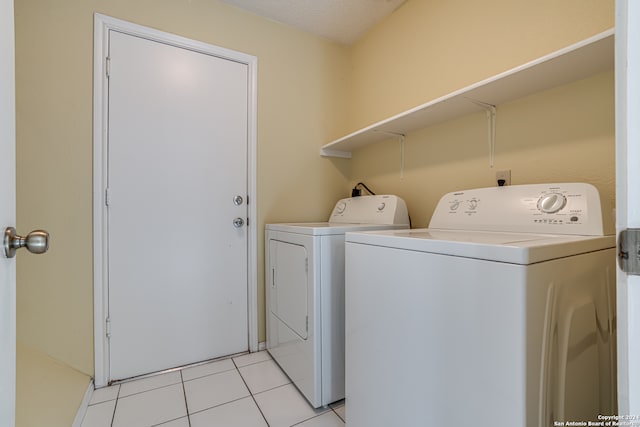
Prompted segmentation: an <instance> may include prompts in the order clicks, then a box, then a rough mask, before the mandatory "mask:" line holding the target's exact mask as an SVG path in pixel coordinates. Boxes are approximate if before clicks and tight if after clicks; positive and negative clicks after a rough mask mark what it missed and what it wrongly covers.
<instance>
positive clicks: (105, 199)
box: [104, 187, 109, 206]
mask: <svg viewBox="0 0 640 427" xmlns="http://www.w3.org/2000/svg"><path fill="white" fill-rule="evenodd" d="M104 205H105V206H109V187H107V188H105V189H104Z"/></svg>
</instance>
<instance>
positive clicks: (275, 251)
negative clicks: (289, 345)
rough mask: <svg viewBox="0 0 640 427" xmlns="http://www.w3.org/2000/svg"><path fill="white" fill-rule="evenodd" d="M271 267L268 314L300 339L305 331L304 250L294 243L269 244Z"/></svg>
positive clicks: (306, 324) (305, 287) (305, 286)
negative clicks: (270, 313)
mask: <svg viewBox="0 0 640 427" xmlns="http://www.w3.org/2000/svg"><path fill="white" fill-rule="evenodd" d="M269 251H270V264H271V265H270V267H271V274H272V277H271V307H270V309H271V312H272V313H273V315H274V316H276V317H277V318H278V319H280V321H282V322H283V323H284V324H285V325H287V326H288V327H289V328H290V329H291V330H293V332H295V333H296V334H297V335H298V336H300V338H302V339H305V340H306V339H307V332H308V331H307V329H308V320H307V319H308V307H307V292H308V284H309V283H308V277H307V276H308V275H307V271H308V256H307V249H306V248H305V247H304V246H302V245H298V244H295V243H290V242H283V241H280V240H270V241H269Z"/></svg>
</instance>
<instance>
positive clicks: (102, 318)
mask: <svg viewBox="0 0 640 427" xmlns="http://www.w3.org/2000/svg"><path fill="white" fill-rule="evenodd" d="M110 30H116V31H119V32H122V33H126V34H130V35H133V36H137V37H142V38H146V39H149V40H154V41H158V42H161V43H165V44H169V45H173V46H176V47H181V48H185V49H189V50H193V51H196V52H202V53H205V54H208V55H213V56H217V57H220V58H224V59H229V60H232V61H236V62H239V63H242V64H246V65H247V67H248V112H247V113H248V122H247V123H248V129H247V137H248V141H247V143H248V146H247V196H248V202H249V203H248V205H247V208H248V218H249V219H250V222H249V221H247V233H248V242H247V269H248V271H247V280H248V284H247V285H248V289H247V317H248V319H247V321H248V329H249V331H248V332H249V336H248V347H249V351H251V352H254V351H258V233H257V224H258V221H257V206H256V200H257V197H256V189H257V178H256V172H257V166H256V165H257V162H256V155H257V104H258V102H257V93H258V91H257V87H258V58H257V57H255V56H252V55H248V54H245V53H241V52H237V51H233V50H229V49H225V48H222V47H218V46H214V45H211V44H207V43H203V42H199V41H196V40H191V39H188V38H185V37H182V36H178V35H175V34H171V33H166V32H163V31H159V30H154V29H152V28H148V27H144V26H141V25H138V24H133V23H131V22H127V21H123V20H120V19H116V18H112V17H109V16H106V15H102V14H99V13H96V14H95V15H94V39H93V40H94V45H93V310H94V315H93V319H94V322H93V323H94V326H93V330H94V369H95V373H94V381H95V386H96V387H103V386H106V385H108V382H109V380H110V373H109V340H108V339H107V323H106V319H107V317H108V313H109V311H108V309H109V305H108V303H109V299H108V291H109V289H108V281H107V278H108V269H107V221H106V218H107V216H106V205H105V192H106V188H107V179H106V178H107V130H108V117H107V104H106V103H107V101H108V97H107V95H108V93H107V90H108V84H107V79H106V72H107V63H106V62H107V61H106V57H107V53H108V43H109V31H110Z"/></svg>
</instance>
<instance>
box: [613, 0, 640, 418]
mask: <svg viewBox="0 0 640 427" xmlns="http://www.w3.org/2000/svg"><path fill="white" fill-rule="evenodd" d="M639 94H640V3H639V2H638V1H636V0H617V1H616V185H617V189H616V203H617V206H616V217H617V218H616V227H617V229H618V232H620V231H621V230H624V229H627V228H640V196H639V194H640V193H639V192H640V167H639V161H640V120H638V118H639V117H640V96H639ZM617 291H618V406H619V408H618V411H619V412H620V414H625V415H634V416H639V415H640V276H632V275H627V274H625V273H624V272H622V271H621V270H620V269H618V284H617Z"/></svg>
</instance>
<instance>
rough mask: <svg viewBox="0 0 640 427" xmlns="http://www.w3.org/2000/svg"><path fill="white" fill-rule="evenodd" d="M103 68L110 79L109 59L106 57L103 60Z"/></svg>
mask: <svg viewBox="0 0 640 427" xmlns="http://www.w3.org/2000/svg"><path fill="white" fill-rule="evenodd" d="M104 68H105V73H106V75H107V78H109V77H111V58H110V57H108V56H107V58H106V59H105V63H104Z"/></svg>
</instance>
